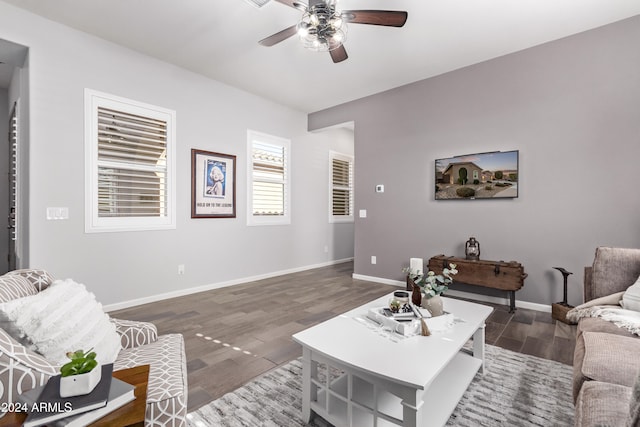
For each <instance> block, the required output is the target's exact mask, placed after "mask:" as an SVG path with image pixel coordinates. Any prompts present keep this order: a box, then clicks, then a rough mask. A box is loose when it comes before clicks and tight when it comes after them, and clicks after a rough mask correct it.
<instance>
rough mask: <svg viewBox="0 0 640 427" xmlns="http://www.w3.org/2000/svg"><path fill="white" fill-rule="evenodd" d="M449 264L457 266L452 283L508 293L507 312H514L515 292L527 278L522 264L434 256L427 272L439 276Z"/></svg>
mask: <svg viewBox="0 0 640 427" xmlns="http://www.w3.org/2000/svg"><path fill="white" fill-rule="evenodd" d="M449 263H453V264H456V265H457V266H458V267H457V268H458V274H456V275H455V276H453V277H454V280H453V282H454V283H456V282H459V283H465V284H468V285H476V286H483V287H485V288H493V289H500V290H502V291H506V292H508V293H509V312H510V313H513V312H514V311H515V309H516V291H517V290H519V289H520V288H522V286H523V285H524V279H526V278H527V273H525V272H524V267H523V266H522V264H520V263H519V262H516V261H509V262H504V261H487V260H478V261H471V260H468V259H465V258H456V257H452V256H444V255H436V256H434V257H432V258H430V259H429V270H433V271H434V272H436V273H437V274H441V273H442V269H443V268H444V267H448V265H449Z"/></svg>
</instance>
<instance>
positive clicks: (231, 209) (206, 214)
mask: <svg viewBox="0 0 640 427" xmlns="http://www.w3.org/2000/svg"><path fill="white" fill-rule="evenodd" d="M235 217H236V156H232V155H229V154H221V153H212V152H210V151H203V150H196V149H191V218H235Z"/></svg>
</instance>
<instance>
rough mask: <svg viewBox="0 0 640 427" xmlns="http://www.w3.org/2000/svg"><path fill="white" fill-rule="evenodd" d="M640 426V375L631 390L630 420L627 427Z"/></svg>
mask: <svg viewBox="0 0 640 427" xmlns="http://www.w3.org/2000/svg"><path fill="white" fill-rule="evenodd" d="M639 425H640V375H638V376H637V377H636V382H635V384H634V385H633V388H632V389H631V397H630V398H629V419H628V420H627V426H633V427H636V426H639Z"/></svg>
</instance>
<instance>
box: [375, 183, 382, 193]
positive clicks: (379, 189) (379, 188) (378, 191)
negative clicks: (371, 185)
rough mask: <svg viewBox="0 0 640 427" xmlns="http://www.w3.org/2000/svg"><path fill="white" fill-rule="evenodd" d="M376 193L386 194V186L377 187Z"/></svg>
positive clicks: (379, 185)
mask: <svg viewBox="0 0 640 427" xmlns="http://www.w3.org/2000/svg"><path fill="white" fill-rule="evenodd" d="M376 193H384V185H382V184H378V185H376Z"/></svg>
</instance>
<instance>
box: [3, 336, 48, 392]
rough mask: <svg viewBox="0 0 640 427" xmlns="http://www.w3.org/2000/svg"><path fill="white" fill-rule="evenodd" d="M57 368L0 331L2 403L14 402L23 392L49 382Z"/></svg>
mask: <svg viewBox="0 0 640 427" xmlns="http://www.w3.org/2000/svg"><path fill="white" fill-rule="evenodd" d="M56 373H57V372H56V368H55V367H54V366H53V365H51V364H50V363H49V362H48V361H47V360H46V359H45V358H44V357H42V356H40V355H39V354H36V353H34V352H33V351H31V350H29V349H27V348H26V347H25V346H23V345H22V344H20V343H18V342H17V341H16V340H14V339H13V338H12V337H11V336H10V335H9V334H7V333H6V332H5V331H4V330H2V329H0V384H1V385H2V387H0V403H9V402H14V401H15V399H16V396H17V395H18V394H20V393H22V392H23V391H27V390H31V389H32V388H34V387H37V386H39V385H42V384H44V383H46V382H47V380H48V379H49V377H51V376H53V375H56Z"/></svg>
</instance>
